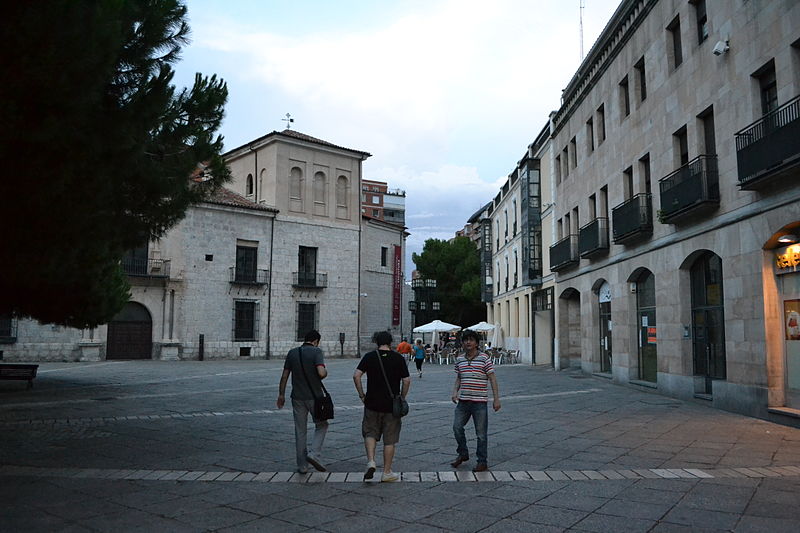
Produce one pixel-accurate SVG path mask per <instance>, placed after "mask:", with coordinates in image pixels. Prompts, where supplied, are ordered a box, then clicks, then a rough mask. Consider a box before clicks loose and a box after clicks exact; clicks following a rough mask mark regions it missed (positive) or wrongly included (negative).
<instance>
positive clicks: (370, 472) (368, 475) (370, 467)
mask: <svg viewBox="0 0 800 533" xmlns="http://www.w3.org/2000/svg"><path fill="white" fill-rule="evenodd" d="M374 475H375V461H369V462H368V463H367V471H366V472H364V479H372V476H374Z"/></svg>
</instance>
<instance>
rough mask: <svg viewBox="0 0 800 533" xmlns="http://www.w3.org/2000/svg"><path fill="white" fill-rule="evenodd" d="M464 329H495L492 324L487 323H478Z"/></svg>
mask: <svg viewBox="0 0 800 533" xmlns="http://www.w3.org/2000/svg"><path fill="white" fill-rule="evenodd" d="M465 329H471V330H472V331H482V332H484V331H493V330H494V329H495V325H494V324H489V323H488V322H478V323H477V324H475V325H474V326H470V327H468V328H465Z"/></svg>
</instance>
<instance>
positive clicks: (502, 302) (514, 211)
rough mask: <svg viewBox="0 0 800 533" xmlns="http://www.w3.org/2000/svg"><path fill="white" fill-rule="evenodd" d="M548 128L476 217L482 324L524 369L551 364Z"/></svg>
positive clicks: (550, 213)
mask: <svg viewBox="0 0 800 533" xmlns="http://www.w3.org/2000/svg"><path fill="white" fill-rule="evenodd" d="M549 153H550V124H547V125H546V126H545V127H544V129H542V131H541V132H540V133H539V135H538V136H537V137H536V139H535V140H534V142H533V143H532V144H531V145H530V146H528V149H527V150H526V152H525V154H524V155H523V157H522V159H520V160H519V161H518V162H517V165H516V167H515V168H514V171H513V172H512V173H511V174H510V175H509V177H508V180H507V181H506V182H505V184H504V185H503V187H502V188H501V189H500V191H499V192H498V193H497V196H495V198H494V200H493V201H492V202H490V203H489V204H488V205H487V206H486V207H485V208H484V210H483V211H482V213H481V214H480V215H478V214H476V216H473V217H471V219H470V220H471V221H472V220H473V219H474V220H475V221H476V222H479V223H480V228H481V229H480V237H481V239H480V248H481V261H482V263H483V265H482V267H483V278H484V285H483V291H482V297H483V298H482V299H483V301H484V302H486V311H487V313H486V314H487V321H488V322H489V323H491V324H494V325H495V326H496V327H500V328H501V330H502V333H503V337H504V342H503V344H504V347H505V348H508V349H512V350H518V351H519V355H520V360H521V361H522V362H523V363H528V364H552V360H553V324H554V315H553V307H552V301H553V287H554V285H555V280H554V276H553V274H552V273H551V272H550V269H549V267H548V266H546V265H547V254H548V248H547V246H546V245H549V243H550V242H552V241H551V236H552V227H553V224H552V219H553V217H552V212H553V193H554V191H553V187H552V185H551V183H550V172H549V168H550V157H549Z"/></svg>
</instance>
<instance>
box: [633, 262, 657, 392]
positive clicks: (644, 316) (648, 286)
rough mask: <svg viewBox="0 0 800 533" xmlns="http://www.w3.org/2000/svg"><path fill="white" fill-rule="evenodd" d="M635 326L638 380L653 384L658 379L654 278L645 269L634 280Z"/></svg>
mask: <svg viewBox="0 0 800 533" xmlns="http://www.w3.org/2000/svg"><path fill="white" fill-rule="evenodd" d="M634 283H635V284H636V324H637V327H638V329H639V379H640V380H642V381H649V382H652V383H655V382H656V381H657V379H658V352H657V344H656V338H657V333H656V277H655V276H654V275H653V273H652V272H650V271H649V270H647V269H642V271H641V272H640V273H639V274H638V276H637V277H636V278H635V281H634Z"/></svg>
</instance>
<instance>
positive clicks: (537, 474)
mask: <svg viewBox="0 0 800 533" xmlns="http://www.w3.org/2000/svg"><path fill="white" fill-rule="evenodd" d="M528 475H529V476H530V477H531V479H532V480H534V481H552V478H551V477H550V476H548V475H547V474H546V473H545V472H544V471H542V470H528ZM602 479H605V478H602Z"/></svg>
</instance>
